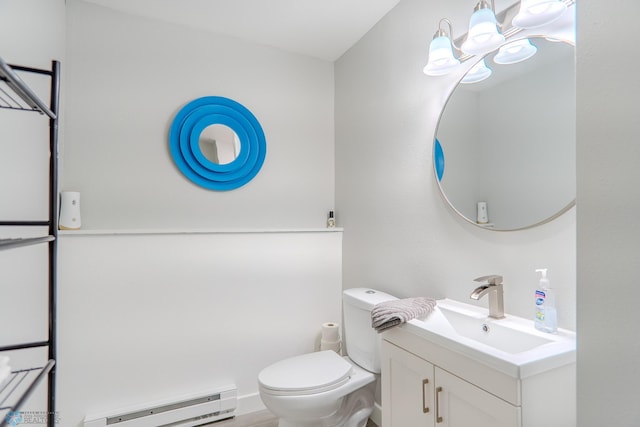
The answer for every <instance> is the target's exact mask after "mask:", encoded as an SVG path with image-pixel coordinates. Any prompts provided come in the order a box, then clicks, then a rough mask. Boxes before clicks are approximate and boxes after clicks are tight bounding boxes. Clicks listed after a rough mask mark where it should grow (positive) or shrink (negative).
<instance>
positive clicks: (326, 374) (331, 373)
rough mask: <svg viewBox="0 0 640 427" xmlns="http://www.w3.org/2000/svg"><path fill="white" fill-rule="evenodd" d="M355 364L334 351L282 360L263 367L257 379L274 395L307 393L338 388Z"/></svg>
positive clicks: (347, 377)
mask: <svg viewBox="0 0 640 427" xmlns="http://www.w3.org/2000/svg"><path fill="white" fill-rule="evenodd" d="M351 375H353V366H352V365H351V364H350V363H349V362H347V361H346V360H345V359H343V358H342V357H341V356H339V355H338V354H337V353H336V352H334V351H330V350H327V351H320V352H315V353H308V354H303V355H301V356H295V357H291V358H289V359H285V360H281V361H280V362H276V363H274V364H273V365H271V366H268V367H267V368H265V369H263V370H262V372H260V374H259V375H258V382H259V383H260V386H261V387H262V389H263V391H264V392H266V393H269V394H273V395H308V394H315V393H321V392H325V391H329V390H333V389H336V388H338V387H340V386H341V385H343V384H345V383H346V382H347V381H349V378H350V377H351Z"/></svg>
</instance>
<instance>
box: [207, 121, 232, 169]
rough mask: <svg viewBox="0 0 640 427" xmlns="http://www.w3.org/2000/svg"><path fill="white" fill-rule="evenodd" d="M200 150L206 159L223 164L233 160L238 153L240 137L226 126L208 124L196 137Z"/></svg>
mask: <svg viewBox="0 0 640 427" xmlns="http://www.w3.org/2000/svg"><path fill="white" fill-rule="evenodd" d="M198 145H199V147H200V151H201V152H202V154H203V155H204V156H205V157H206V158H207V160H209V161H211V162H213V163H217V164H219V165H224V164H227V163H231V162H233V161H234V160H235V159H236V158H237V157H238V154H239V153H240V139H239V138H238V135H237V134H236V133H235V132H234V131H233V129H231V128H230V127H228V126H225V125H221V124H213V125H209V126H207V127H206V128H204V130H203V131H202V133H200V137H199V138H198Z"/></svg>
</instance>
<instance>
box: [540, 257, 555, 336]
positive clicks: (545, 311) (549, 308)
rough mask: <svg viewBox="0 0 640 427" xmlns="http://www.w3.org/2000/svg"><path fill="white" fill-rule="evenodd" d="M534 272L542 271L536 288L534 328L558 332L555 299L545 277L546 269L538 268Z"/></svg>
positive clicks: (552, 332)
mask: <svg viewBox="0 0 640 427" xmlns="http://www.w3.org/2000/svg"><path fill="white" fill-rule="evenodd" d="M536 272H540V273H542V277H541V278H540V285H539V286H538V289H537V290H536V317H535V319H534V322H535V326H536V329H538V330H540V331H543V332H548V333H551V334H555V333H556V332H558V316H557V312H556V299H555V295H554V293H553V290H552V289H551V284H550V282H549V279H547V269H546V268H539V269H537V270H536Z"/></svg>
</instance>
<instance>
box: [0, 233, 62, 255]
mask: <svg viewBox="0 0 640 427" xmlns="http://www.w3.org/2000/svg"><path fill="white" fill-rule="evenodd" d="M53 240H55V237H54V236H43V237H26V238H16V239H0V251H1V250H6V249H13V248H20V247H23V246H31V245H37V244H40V243H47V242H51V241H53Z"/></svg>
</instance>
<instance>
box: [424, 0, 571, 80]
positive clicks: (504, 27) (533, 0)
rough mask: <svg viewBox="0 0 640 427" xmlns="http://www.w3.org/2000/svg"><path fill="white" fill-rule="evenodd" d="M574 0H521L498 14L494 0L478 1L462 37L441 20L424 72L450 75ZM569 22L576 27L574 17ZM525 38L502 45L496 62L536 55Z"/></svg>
mask: <svg viewBox="0 0 640 427" xmlns="http://www.w3.org/2000/svg"><path fill="white" fill-rule="evenodd" d="M575 1H576V0H521V1H520V2H518V3H514V4H513V5H511V6H509V7H508V8H506V9H505V10H503V11H502V12H500V13H498V14H496V9H495V0H491V1H490V2H489V0H479V2H478V3H477V4H476V7H475V9H474V12H473V15H472V16H471V19H470V21H469V31H468V32H467V34H465V35H463V36H462V37H459V38H457V39H455V40H454V38H453V27H452V24H451V22H450V21H449V20H448V19H446V18H443V19H441V20H440V22H439V24H438V31H436V33H435V35H434V37H433V40H432V41H431V44H430V45H429V57H428V61H427V65H426V66H425V67H424V68H423V71H424V73H425V74H427V75H429V76H443V75H445V74H449V73H451V72H452V71H454V70H455V69H456V68H457V66H458V65H459V64H460V63H461V62H464V61H467V60H468V59H470V58H472V57H473V56H476V55H484V54H486V53H489V52H491V51H493V50H495V49H497V48H498V47H500V46H502V45H503V44H505V42H507V41H509V39H510V38H514V36H515V35H516V34H518V33H519V32H521V31H523V30H524V29H529V28H538V27H542V26H544V25H547V24H550V23H552V22H554V21H556V20H558V19H559V18H561V17H562V16H563V15H564V12H565V11H566V10H567V9H568V8H569V6H572V5H573V4H574V3H575ZM567 21H568V22H571V27H572V28H573V20H567ZM443 22H445V23H446V24H447V25H448V27H449V32H448V33H447V31H445V30H444V29H443V28H442V27H443V25H442V24H443ZM554 25H556V27H557V24H554ZM555 29H556V30H557V28H555ZM572 31H573V30H572ZM463 40H464V41H463ZM524 40H525V41H519V42H514V44H513V45H512V44H511V43H510V44H508V45H505V46H503V47H504V51H503V49H500V52H501V53H499V54H498V55H497V56H496V61H495V62H496V63H498V64H515V63H517V62H520V61H524V60H525V59H528V58H530V57H531V56H533V55H534V54H535V53H536V51H537V48H536V47H535V46H533V45H531V43H529V42H528V41H526V39H524ZM459 43H461V46H460V47H458V46H459V45H457V44H459Z"/></svg>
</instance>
